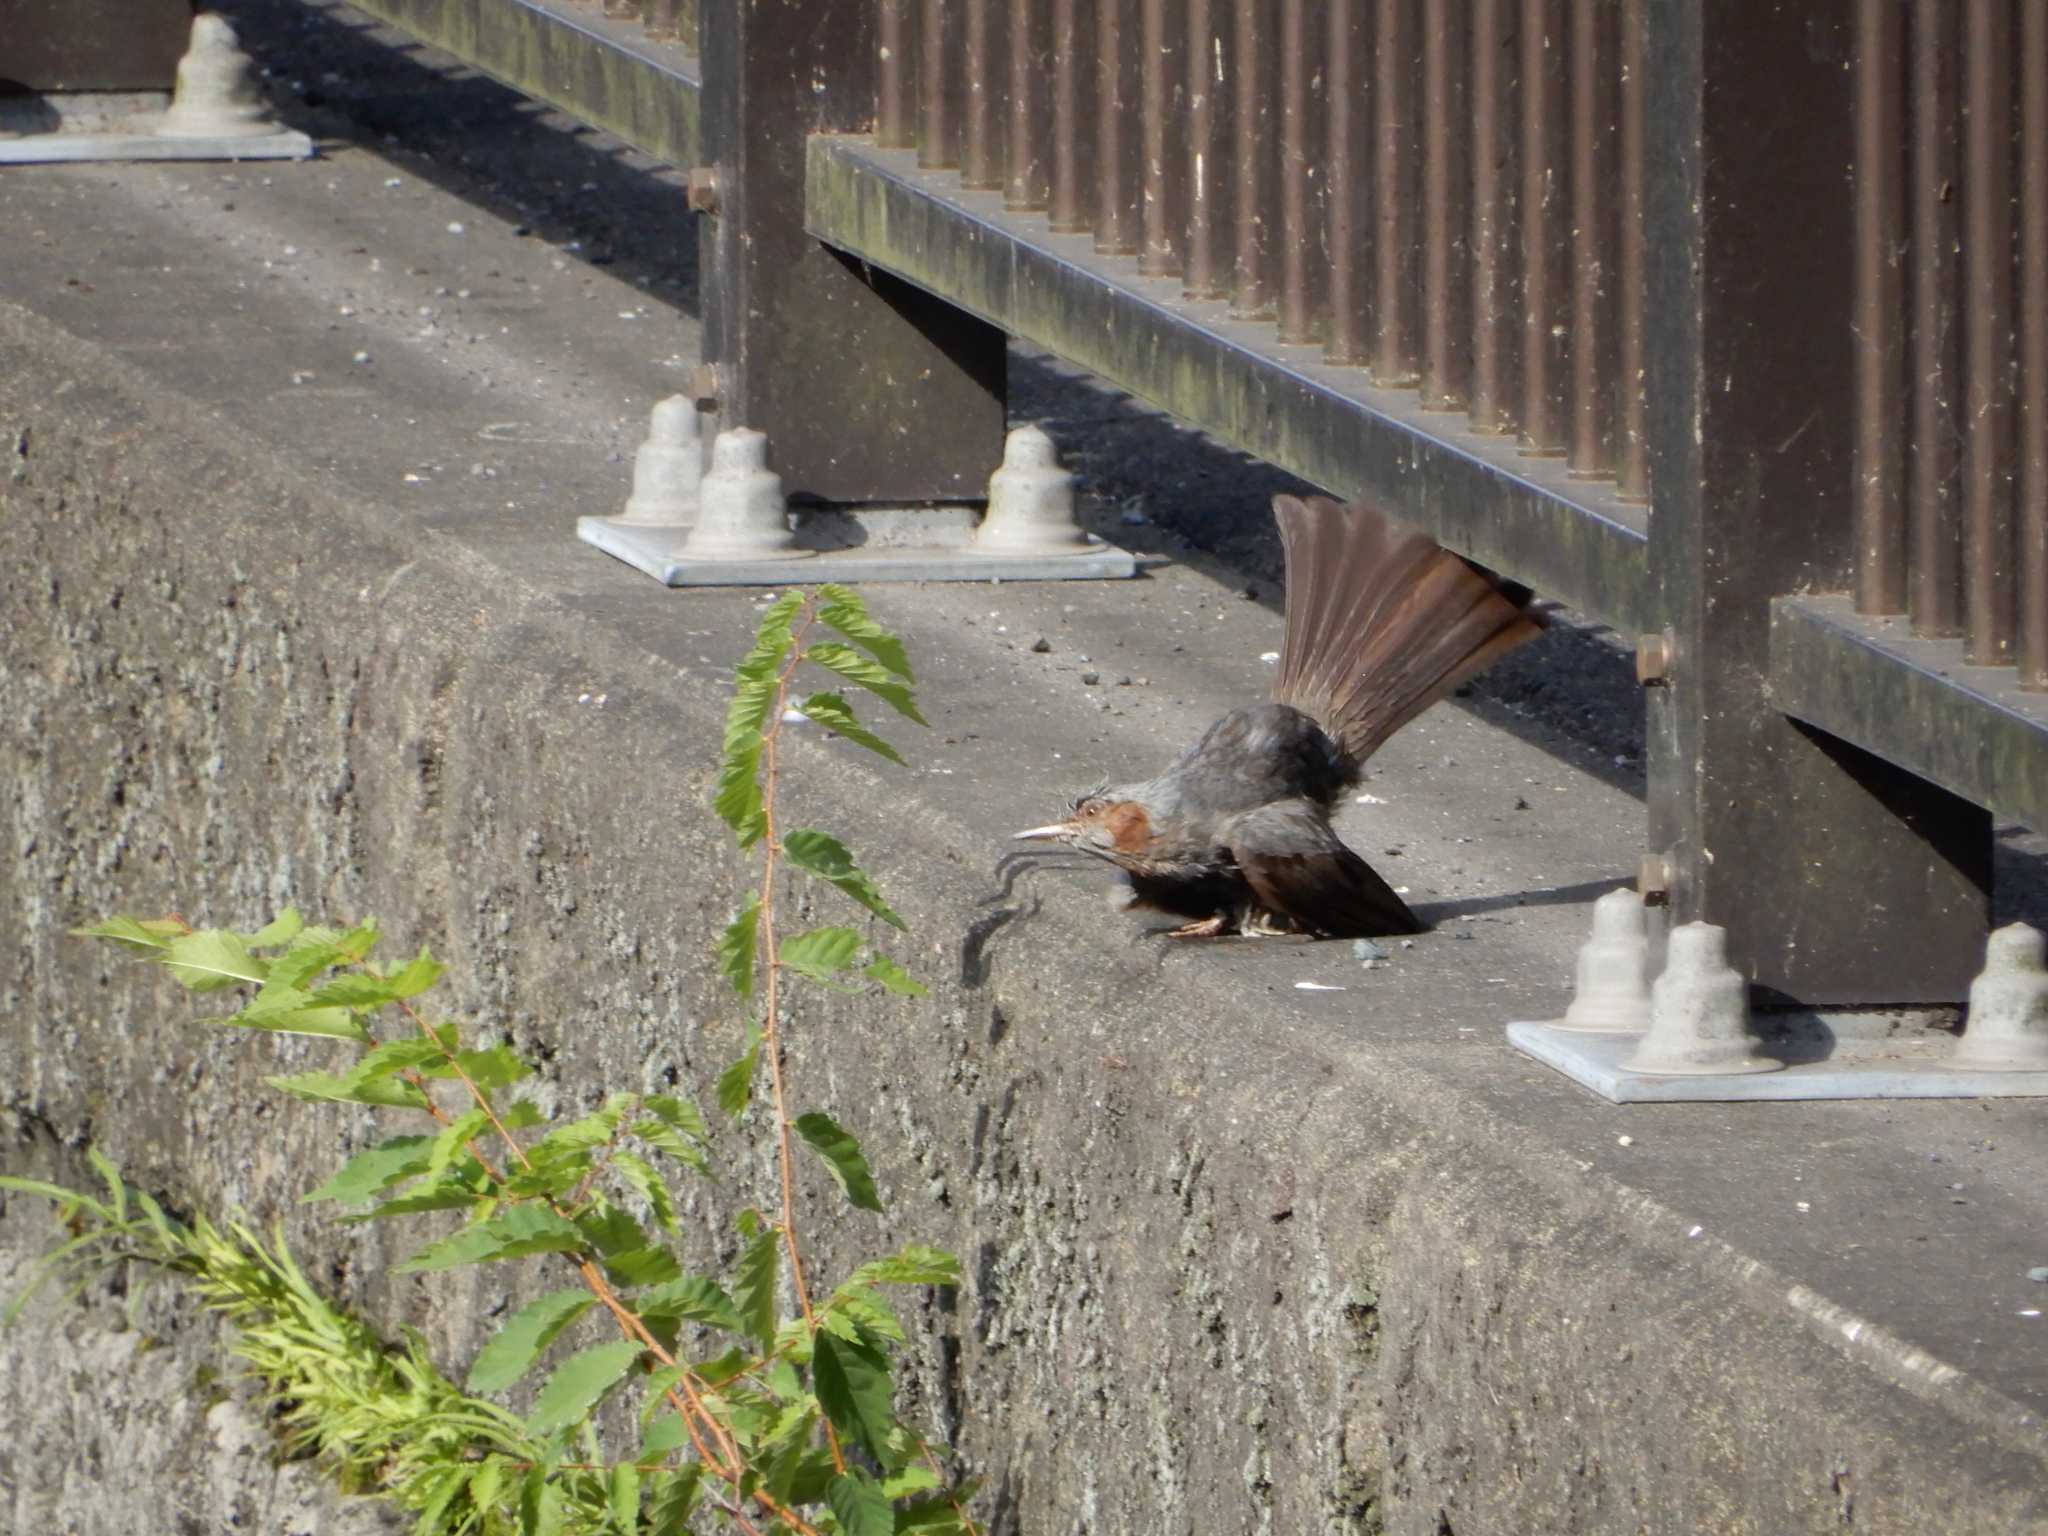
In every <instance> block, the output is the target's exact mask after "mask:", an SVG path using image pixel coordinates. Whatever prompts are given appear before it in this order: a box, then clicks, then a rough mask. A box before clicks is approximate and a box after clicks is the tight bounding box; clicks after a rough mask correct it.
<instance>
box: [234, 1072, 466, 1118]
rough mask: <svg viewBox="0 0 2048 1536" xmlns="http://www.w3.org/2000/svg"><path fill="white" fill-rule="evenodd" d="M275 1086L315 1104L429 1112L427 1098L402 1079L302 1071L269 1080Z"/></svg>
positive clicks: (281, 1090) (268, 1078) (266, 1079)
mask: <svg viewBox="0 0 2048 1536" xmlns="http://www.w3.org/2000/svg"><path fill="white" fill-rule="evenodd" d="M264 1081H265V1082H266V1083H268V1084H269V1085H270V1086H271V1087H273V1088H275V1089H277V1090H278V1091H280V1092H282V1093H288V1094H290V1095H292V1097H293V1098H297V1099H305V1100H308V1101H309V1102H312V1103H321V1102H328V1103H337V1104H375V1105H377V1106H379V1107H380V1108H385V1109H425V1108H426V1107H427V1096H426V1095H425V1094H424V1093H422V1092H420V1090H419V1089H418V1088H416V1087H414V1086H413V1085H412V1084H411V1083H408V1082H405V1081H403V1080H402V1079H399V1078H393V1077H380V1078H372V1079H369V1080H367V1081H363V1082H357V1081H356V1080H355V1078H354V1076H353V1074H350V1075H346V1076H344V1075H342V1074H339V1073H334V1072H300V1073H296V1074H294V1075H292V1076H289V1077H267V1078H265V1079H264Z"/></svg>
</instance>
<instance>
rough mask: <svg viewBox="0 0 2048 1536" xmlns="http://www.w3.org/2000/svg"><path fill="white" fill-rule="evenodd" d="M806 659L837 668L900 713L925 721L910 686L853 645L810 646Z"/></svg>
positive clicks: (841, 674)
mask: <svg viewBox="0 0 2048 1536" xmlns="http://www.w3.org/2000/svg"><path fill="white" fill-rule="evenodd" d="M804 659H805V660H806V661H815V662H816V663H817V664H818V665H819V666H821V667H823V668H825V669H826V670H827V671H828V672H836V673H838V674H839V675H840V676H841V677H843V678H845V679H846V680H847V681H848V682H849V683H856V684H858V685H859V686H861V687H862V688H865V689H867V691H868V692H869V693H872V694H873V695H874V696H875V697H876V698H878V699H880V700H881V701H882V702H883V703H885V704H887V705H888V706H889V707H890V708H891V709H893V710H895V711H896V712H897V713H898V714H900V715H903V716H905V717H906V718H908V719H911V720H915V721H916V722H917V723H918V724H919V725H924V724H925V723H926V721H925V718H924V716H923V715H921V714H919V713H918V712H917V701H916V700H915V699H914V698H913V697H912V696H911V692H910V689H909V688H908V687H907V686H906V685H905V684H903V683H900V682H898V681H897V680H896V678H895V677H894V676H893V675H891V674H890V673H889V672H888V671H887V670H885V669H884V668H883V667H881V666H880V665H878V664H877V663H876V662H874V661H872V660H870V659H869V658H868V657H866V656H863V655H862V654H861V653H860V652H859V651H856V650H855V649H854V648H853V647H852V646H850V645H814V646H810V647H809V648H807V649H806V650H805V651H804Z"/></svg>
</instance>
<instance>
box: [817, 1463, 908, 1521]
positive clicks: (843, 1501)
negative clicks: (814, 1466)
mask: <svg viewBox="0 0 2048 1536" xmlns="http://www.w3.org/2000/svg"><path fill="white" fill-rule="evenodd" d="M825 1502H826V1503H827V1504H829V1505H831V1506H832V1513H833V1514H834V1515H836V1516H837V1517H838V1519H839V1529H840V1531H841V1532H842V1533H843V1536H895V1533H896V1516H895V1512H894V1511H892V1510H891V1509H890V1508H889V1501H888V1499H887V1498H886V1497H884V1495H883V1493H882V1490H881V1489H880V1488H879V1487H877V1486H876V1484H875V1480H874V1479H873V1478H871V1477H869V1476H868V1475H867V1474H866V1473H865V1472H862V1471H861V1470H859V1469H858V1468H854V1469H852V1470H849V1471H847V1472H843V1473H841V1474H840V1475H839V1476H838V1477H835V1478H833V1479H832V1482H831V1485H830V1486H829V1487H828V1488H826V1490H825Z"/></svg>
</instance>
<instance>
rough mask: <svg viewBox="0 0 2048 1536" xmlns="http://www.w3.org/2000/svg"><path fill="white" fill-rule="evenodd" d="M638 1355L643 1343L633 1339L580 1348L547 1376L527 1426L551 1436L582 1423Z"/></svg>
mask: <svg viewBox="0 0 2048 1536" xmlns="http://www.w3.org/2000/svg"><path fill="white" fill-rule="evenodd" d="M639 1358H640V1345H639V1344H638V1343H636V1342H635V1341H633V1340H631V1339H618V1340H614V1341H613V1342H612V1343H609V1344H593V1345H591V1346H590V1348H588V1349H584V1350H578V1351H577V1352H576V1353H575V1354H573V1355H571V1356H570V1357H569V1358H568V1359H566V1360H564V1361H563V1362H562V1363H561V1364H560V1365H558V1366H556V1367H555V1369H554V1372H553V1373H552V1374H551V1375H550V1376H549V1377H548V1381H547V1385H546V1386H544V1387H542V1388H541V1389H540V1395H539V1396H538V1397H536V1398H535V1399H534V1402H533V1412H532V1413H531V1414H529V1415H527V1419H526V1427H527V1428H528V1429H529V1430H531V1431H532V1432H533V1433H534V1434H536V1435H551V1434H553V1433H555V1431H557V1430H560V1429H566V1428H568V1426H570V1425H571V1424H575V1423H577V1422H579V1421H580V1420H582V1419H583V1418H584V1417H585V1416H586V1415H588V1414H589V1412H590V1410H591V1409H593V1408H595V1407H596V1406H597V1405H598V1403H599V1402H600V1401H602V1399H603V1398H604V1395H605V1394H606V1393H607V1392H609V1391H611V1389H612V1388H613V1387H615V1386H617V1385H618V1384H619V1383H620V1382H621V1381H622V1380H624V1379H625V1376H626V1373H627V1372H628V1371H630V1370H632V1369H633V1362H634V1361H636V1360H638V1359H639Z"/></svg>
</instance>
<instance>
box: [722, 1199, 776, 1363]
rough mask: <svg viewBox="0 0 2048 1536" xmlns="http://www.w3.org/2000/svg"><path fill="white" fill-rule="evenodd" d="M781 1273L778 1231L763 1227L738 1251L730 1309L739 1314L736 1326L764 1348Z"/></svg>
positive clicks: (772, 1331) (771, 1333)
mask: <svg viewBox="0 0 2048 1536" xmlns="http://www.w3.org/2000/svg"><path fill="white" fill-rule="evenodd" d="M781 1273H782V1233H781V1231H780V1230H779V1229H777V1228H775V1227H764V1228H762V1229H761V1231H760V1232H759V1233H758V1234H756V1236H755V1237H754V1239H753V1241H752V1242H750V1243H748V1244H747V1246H746V1248H745V1250H744V1251H742V1252H741V1254H740V1257H739V1262H738V1263H737V1264H735V1265H734V1266H733V1277H732V1301H733V1309H734V1310H735V1311H736V1312H738V1313H739V1318H740V1328H741V1330H742V1331H743V1332H744V1333H745V1334H746V1336H747V1337H748V1338H750V1339H753V1340H754V1341H755V1342H757V1343H759V1344H760V1345H762V1346H763V1347H764V1348H765V1347H766V1346H767V1345H768V1343H769V1342H770V1341H771V1340H773V1339H774V1337H775V1314H776V1312H777V1310H778V1305H777V1289H776V1282H777V1280H778V1279H779V1277H780V1275H781Z"/></svg>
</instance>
